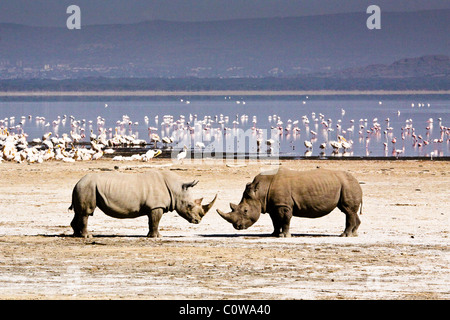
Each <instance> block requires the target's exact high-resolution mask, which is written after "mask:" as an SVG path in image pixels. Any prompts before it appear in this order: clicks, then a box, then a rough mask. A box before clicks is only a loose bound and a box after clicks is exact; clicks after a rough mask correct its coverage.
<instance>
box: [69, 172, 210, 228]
mask: <svg viewBox="0 0 450 320" xmlns="http://www.w3.org/2000/svg"><path fill="white" fill-rule="evenodd" d="M197 182H198V181H192V182H187V183H183V182H182V181H181V180H180V178H179V177H178V176H177V175H175V174H174V173H172V172H165V171H161V172H159V171H148V172H145V173H141V174H125V173H105V174H98V173H90V174H87V175H85V176H84V177H83V178H81V179H80V181H78V183H77V184H76V185H75V187H74V188H73V192H72V204H71V206H70V208H69V209H73V210H74V211H75V215H74V217H73V220H72V222H71V226H72V228H73V231H74V235H75V236H79V237H88V236H89V233H88V231H87V221H88V217H89V216H90V215H92V214H93V213H94V210H95V208H96V207H98V208H100V209H101V210H102V211H103V212H104V213H105V214H107V215H109V216H111V217H114V218H119V219H127V218H136V217H140V216H144V215H146V216H148V223H149V233H148V236H149V237H160V236H161V235H160V233H159V231H158V226H159V221H160V219H161V217H162V215H163V213H165V212H168V211H176V212H177V213H178V214H179V215H180V216H182V217H183V218H185V219H186V220H187V221H189V222H190V223H200V221H201V220H202V217H203V216H204V215H205V214H206V213H207V212H208V210H209V209H210V208H211V207H212V205H213V204H214V201H215V200H216V198H217V195H216V196H215V197H214V199H213V200H212V201H211V202H210V203H209V204H205V205H202V204H201V203H202V199H203V198H201V199H196V200H193V199H192V198H191V195H190V192H189V188H191V187H194V186H195V185H196V184H197Z"/></svg>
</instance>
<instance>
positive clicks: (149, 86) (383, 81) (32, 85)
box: [0, 76, 450, 91]
mask: <svg viewBox="0 0 450 320" xmlns="http://www.w3.org/2000/svg"><path fill="white" fill-rule="evenodd" d="M107 90H108V91H109V90H115V91H121V90H127V91H137V90H149V91H180V90H186V91H209V90H211V91H212V90H249V91H250V90H272V91H282V90H362V91H368V90H394V91H395V90H450V77H411V78H328V77H310V76H304V77H292V78H281V77H265V78H104V77H89V78H80V79H64V80H53V79H7V80H0V91H107Z"/></svg>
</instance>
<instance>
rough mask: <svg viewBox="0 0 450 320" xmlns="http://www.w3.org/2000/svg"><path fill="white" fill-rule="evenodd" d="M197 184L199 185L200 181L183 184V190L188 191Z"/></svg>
mask: <svg viewBox="0 0 450 320" xmlns="http://www.w3.org/2000/svg"><path fill="white" fill-rule="evenodd" d="M197 183H198V180H194V181H192V182H187V183H183V184H182V186H181V187H182V188H183V190H185V191H186V190H187V189H189V188H192V187H194V186H196V185H197Z"/></svg>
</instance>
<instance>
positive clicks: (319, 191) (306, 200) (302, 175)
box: [269, 169, 341, 217]
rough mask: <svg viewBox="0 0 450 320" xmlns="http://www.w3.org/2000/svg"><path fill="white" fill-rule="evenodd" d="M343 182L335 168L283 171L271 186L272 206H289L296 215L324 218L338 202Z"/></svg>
mask: <svg viewBox="0 0 450 320" xmlns="http://www.w3.org/2000/svg"><path fill="white" fill-rule="evenodd" d="M340 193H341V181H340V178H339V177H338V176H337V175H336V173H335V171H330V170H325V169H318V170H311V171H294V170H287V169H284V170H280V171H279V172H278V174H276V175H275V176H274V179H273V182H272V185H271V186H270V192H269V201H270V203H271V204H272V205H273V206H289V207H292V208H293V211H294V212H293V213H294V215H298V216H305V217H321V216H323V215H325V214H327V213H329V212H331V211H332V210H333V209H334V208H335V207H336V206H337V204H338V203H339V199H340Z"/></svg>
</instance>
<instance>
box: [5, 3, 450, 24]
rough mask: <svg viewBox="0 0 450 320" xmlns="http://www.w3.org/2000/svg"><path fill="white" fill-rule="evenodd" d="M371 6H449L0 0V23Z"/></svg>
mask: <svg viewBox="0 0 450 320" xmlns="http://www.w3.org/2000/svg"><path fill="white" fill-rule="evenodd" d="M372 4H375V5H378V6H379V7H380V8H381V12H383V11H386V12H389V11H417V10H431V9H450V1H449V0H0V23H18V24H25V25H30V26H56V27H57V26H61V27H65V25H66V20H67V18H68V17H69V15H68V14H67V13H66V9H67V7H68V6H69V5H78V6H79V7H80V9H81V22H82V24H84V25H92V24H116V23H136V22H141V21H148V20H171V21H211V20H229V19H244V18H263V17H264V18H265V17H289V16H303V15H320V14H333V13H344V12H365V11H366V9H367V7H368V6H369V5H372Z"/></svg>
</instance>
